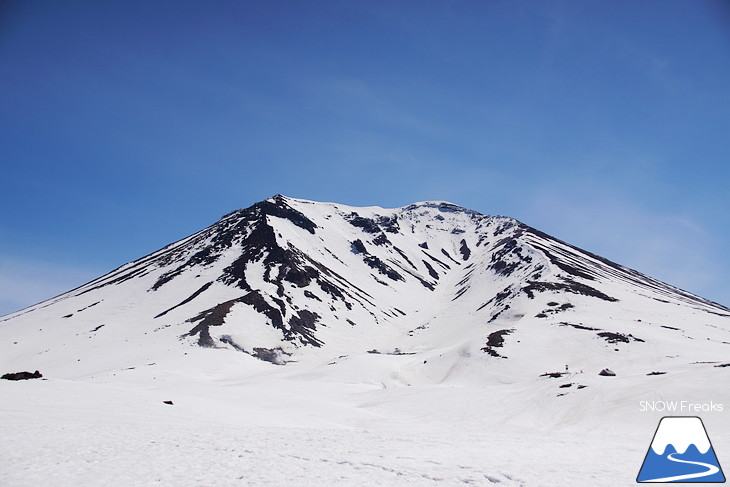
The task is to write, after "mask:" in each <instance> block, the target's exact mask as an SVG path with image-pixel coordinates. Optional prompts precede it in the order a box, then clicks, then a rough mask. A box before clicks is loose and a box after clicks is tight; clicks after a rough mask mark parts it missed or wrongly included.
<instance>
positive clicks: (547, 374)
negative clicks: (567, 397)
mask: <svg viewBox="0 0 730 487" xmlns="http://www.w3.org/2000/svg"><path fill="white" fill-rule="evenodd" d="M564 375H566V374H565V372H545V373H544V374H540V377H550V378H552V379H559V378H560V377H562V376H564Z"/></svg>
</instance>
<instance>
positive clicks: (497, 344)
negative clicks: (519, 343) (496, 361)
mask: <svg viewBox="0 0 730 487" xmlns="http://www.w3.org/2000/svg"><path fill="white" fill-rule="evenodd" d="M514 331H515V330H514V329H511V330H499V331H495V332H493V333H490V334H489V337H487V345H486V346H485V347H484V348H482V351H484V352H487V353H488V354H489V355H491V356H492V357H500V358H507V357H505V356H504V355H500V354H499V353H497V351H496V350H494V349H495V348H501V347H502V346H503V345H504V337H505V336H506V335H509V334H511V333H513V332H514Z"/></svg>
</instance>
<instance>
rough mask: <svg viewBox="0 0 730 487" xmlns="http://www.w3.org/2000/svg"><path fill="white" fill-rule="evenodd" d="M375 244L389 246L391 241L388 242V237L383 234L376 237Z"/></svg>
mask: <svg viewBox="0 0 730 487" xmlns="http://www.w3.org/2000/svg"><path fill="white" fill-rule="evenodd" d="M373 243H374V244H375V245H389V244H390V240H388V237H386V236H385V234H384V233H381V234H380V235H378V236H377V237H375V239H374V240H373Z"/></svg>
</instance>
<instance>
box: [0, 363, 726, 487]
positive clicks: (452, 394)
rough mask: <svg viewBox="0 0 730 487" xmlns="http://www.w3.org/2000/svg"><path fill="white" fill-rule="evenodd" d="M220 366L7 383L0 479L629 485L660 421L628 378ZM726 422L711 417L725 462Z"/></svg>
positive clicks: (2, 385) (28, 482)
mask: <svg viewBox="0 0 730 487" xmlns="http://www.w3.org/2000/svg"><path fill="white" fill-rule="evenodd" d="M224 355H227V354H224ZM207 356H209V357H215V356H214V355H211V354H207ZM213 362H214V364H213V365H211V366H210V367H209V368H208V369H206V370H203V371H199V372H197V374H198V375H197V376H196V375H194V374H193V372H191V371H184V372H180V373H175V372H173V371H171V370H169V369H167V370H163V368H160V369H158V370H156V367H155V366H150V367H148V368H146V369H135V370H130V371H128V373H129V375H128V376H125V377H119V375H117V376H115V377H114V379H113V380H110V379H108V378H107V379H103V380H102V379H99V378H98V377H96V378H87V379H83V380H81V379H80V380H63V379H54V378H50V379H49V380H30V381H20V382H9V381H0V411H2V421H1V422H0V438H2V441H0V485H2V486H4V487H5V486H37V485H54V486H74V487H78V486H99V485H119V486H142V485H174V486H207V485H216V486H219V485H220V486H226V485H278V486H281V485H296V486H301V485H317V486H322V485H347V486H349V485H462V484H464V485H489V486H494V485H498V486H513V485H514V486H555V485H561V486H618V485H632V484H634V483H635V478H636V474H637V472H638V469H639V468H640V466H641V462H642V461H643V458H644V455H645V453H646V451H647V448H648V446H649V443H650V441H651V438H652V435H653V433H654V429H655V428H656V424H657V423H658V419H659V418H660V417H661V414H660V413H646V412H644V413H642V412H640V411H639V402H638V398H640V397H643V398H646V399H653V398H652V397H651V396H650V393H649V392H647V391H643V392H641V391H637V392H636V394H627V393H626V389H625V387H624V386H625V385H626V384H627V383H628V382H631V381H636V380H638V379H632V378H626V379H623V380H624V381H625V382H624V383H623V384H622V385H621V387H619V388H618V389H619V390H622V391H624V392H620V393H619V394H618V395H617V394H612V393H611V391H610V389H606V388H605V387H609V388H613V387H614V385H613V384H610V383H609V382H604V384H609V385H608V386H604V387H602V386H601V385H600V380H603V381H610V380H622V379H620V378H610V379H609V378H602V377H597V376H596V378H594V377H592V376H591V377H588V376H587V375H586V376H585V377H583V381H584V382H591V381H592V382H593V383H594V387H592V389H595V390H594V391H593V392H590V389H591V388H587V389H585V392H586V395H578V392H581V391H575V392H574V393H573V394H572V395H570V394H569V395H566V396H563V397H556V394H554V392H555V391H553V389H552V388H553V387H554V385H553V384H551V383H550V382H548V381H549V380H551V379H541V380H542V382H540V381H537V382H534V383H533V384H526V383H516V384H501V385H496V386H490V387H487V386H479V385H476V384H474V385H441V386H439V385H430V386H413V387H406V386H403V387H389V386H387V387H386V388H383V386H382V385H374V384H366V383H360V384H357V383H346V382H334V381H331V380H330V379H327V378H322V377H318V376H317V374H316V373H314V372H311V371H309V372H307V373H303V371H302V370H297V367H276V366H270V367H271V369H270V370H263V371H262V372H260V373H253V374H250V375H247V376H245V377H234V376H233V375H232V374H230V373H227V374H225V373H223V372H224V371H223V368H224V367H225V365H223V364H222V362H221V363H219V364H218V365H215V362H216V359H215V358H213ZM272 370H273V372H271V371H272ZM216 374H218V375H217V376H216ZM688 379H691V377H689V376H688ZM696 379H697V376H695V378H694V379H693V380H691V381H690V382H694V383H695V384H694V385H688V386H687V387H688V389H687V390H686V392H687V393H688V394H690V393H691V391H692V390H695V393H696V387H697V382H698V381H697V380H696ZM710 380H711V379H710ZM699 387H700V388H706V389H708V390H709V383H702V382H701V381H700V384H699ZM693 388H694V389H693ZM642 394H644V395H642ZM646 394H649V395H646ZM719 394H721V395H720V396H716V397H719V398H723V397H725V396H726V393H725V392H719ZM680 395H681V392H680ZM695 395H696V394H695ZM604 397H605V400H603V399H602V398H604ZM536 398H537V399H536ZM165 400H171V401H173V403H174V404H173V405H167V404H164V403H163V401H165ZM725 416H726V414H721V413H714V414H706V415H703V419H704V421H705V424H706V425H707V427H708V431H709V433H710V436H711V439H712V441H713V444H714V446H715V450H716V451H717V452H718V455H719V456H720V461H721V462H722V461H723V458H722V454H723V453H727V452H730V441H729V440H730V437H728V435H727V433H726V432H727V431H728V428H727V421H726V420H724V419H723V418H724V417H725Z"/></svg>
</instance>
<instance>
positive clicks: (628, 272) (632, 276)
mask: <svg viewBox="0 0 730 487" xmlns="http://www.w3.org/2000/svg"><path fill="white" fill-rule="evenodd" d="M520 225H521V227H522V229H523V230H524V231H525V232H526V233H528V234H532V235H534V236H536V237H538V238H542V239H544V240H547V241H549V242H557V243H558V244H561V245H564V246H566V247H568V248H570V249H572V250H573V251H575V252H577V253H578V254H582V255H585V256H588V257H590V258H592V259H594V260H596V261H598V262H599V263H600V264H603V265H604V266H606V267H608V268H610V269H613V271H614V272H610V271H609V269H605V268H603V267H600V264H596V263H594V264H593V265H595V266H599V267H600V268H602V269H605V271H606V272H609V273H610V274H611V275H613V276H616V277H622V278H623V280H625V281H628V282H632V283H633V284H635V285H638V286H639V287H646V288H649V289H652V290H654V291H656V292H660V289H661V290H662V291H663V292H662V293H663V294H664V293H669V294H668V295H670V296H672V297H674V298H675V299H680V300H681V301H683V302H685V303H690V302H691V304H695V305H696V304H702V305H705V306H709V307H712V308H717V309H721V310H723V311H726V312H730V308H728V307H727V306H724V305H722V304H720V303H717V302H715V301H711V300H709V299H706V298H703V297H701V296H697V295H695V294H692V293H690V292H688V291H685V290H683V289H680V288H678V287H676V286H672V285H671V284H668V283H665V282H662V281H659V280H658V279H654V278H653V277H649V276H647V275H645V274H642V273H641V272H639V271H637V270H634V269H631V268H628V267H625V266H622V265H620V264H617V263H616V262H613V261H611V260H609V259H607V258H605V257H601V256H600V255H597V254H594V253H592V252H590V251H587V250H584V249H581V248H579V247H576V246H575V245H571V244H569V243H567V242H564V241H562V240H560V239H558V238H555V237H553V236H551V235H548V234H547V233H545V232H542V231H540V230H537V229H535V228H533V227H530V226H528V225H525V224H524V223H520ZM531 244H532V242H531ZM665 295H666V294H665ZM702 311H706V312H709V311H707V310H706V309H702Z"/></svg>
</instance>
